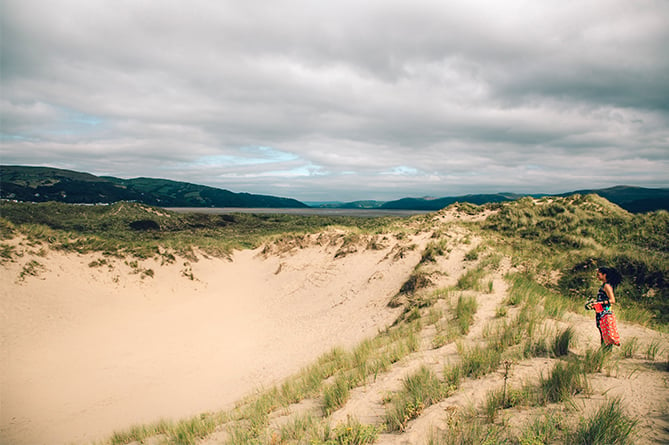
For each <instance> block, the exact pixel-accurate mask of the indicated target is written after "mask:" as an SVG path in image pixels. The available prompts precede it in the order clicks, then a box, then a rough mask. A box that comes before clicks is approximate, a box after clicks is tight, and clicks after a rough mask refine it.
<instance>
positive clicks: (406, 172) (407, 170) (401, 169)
mask: <svg viewBox="0 0 669 445" xmlns="http://www.w3.org/2000/svg"><path fill="white" fill-rule="evenodd" d="M382 174H385V175H397V176H416V175H418V174H419V171H418V170H417V169H415V168H413V167H407V166H406V165H400V166H398V167H394V168H391V169H390V170H388V171H385V172H382Z"/></svg>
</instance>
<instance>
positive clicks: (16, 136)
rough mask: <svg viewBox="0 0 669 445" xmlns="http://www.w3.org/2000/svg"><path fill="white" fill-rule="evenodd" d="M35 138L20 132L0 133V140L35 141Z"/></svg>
mask: <svg viewBox="0 0 669 445" xmlns="http://www.w3.org/2000/svg"><path fill="white" fill-rule="evenodd" d="M36 140H37V139H35V138H31V137H28V136H25V135H22V134H7V133H0V141H36Z"/></svg>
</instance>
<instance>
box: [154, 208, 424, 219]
mask: <svg viewBox="0 0 669 445" xmlns="http://www.w3.org/2000/svg"><path fill="white" fill-rule="evenodd" d="M163 208H164V209H165V210H171V211H173V212H177V213H207V214H213V215H225V214H230V213H256V214H282V215H306V216H358V217H367V218H373V217H382V216H400V217H409V216H413V215H422V214H425V213H430V212H433V210H384V209H330V208H316V207H309V208H264V207H263V208H242V207H163Z"/></svg>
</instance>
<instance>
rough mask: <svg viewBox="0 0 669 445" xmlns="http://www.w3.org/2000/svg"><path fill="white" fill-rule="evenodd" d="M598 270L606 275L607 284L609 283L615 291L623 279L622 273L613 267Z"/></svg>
mask: <svg viewBox="0 0 669 445" xmlns="http://www.w3.org/2000/svg"><path fill="white" fill-rule="evenodd" d="M597 270H598V271H600V272H601V273H603V274H604V275H606V282H607V283H609V284H610V285H611V287H612V288H614V289H615V288H616V286H618V285H619V284H620V282H621V281H622V279H623V277H622V276H620V272H618V271H617V270H615V269H614V268H613V267H600V268H599V269H597Z"/></svg>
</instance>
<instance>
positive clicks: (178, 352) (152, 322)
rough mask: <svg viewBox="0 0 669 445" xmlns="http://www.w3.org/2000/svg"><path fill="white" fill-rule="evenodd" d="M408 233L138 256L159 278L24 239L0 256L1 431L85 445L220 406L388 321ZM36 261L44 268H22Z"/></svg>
mask: <svg viewBox="0 0 669 445" xmlns="http://www.w3.org/2000/svg"><path fill="white" fill-rule="evenodd" d="M16 242H17V243H18V242H19V240H17V241H16ZM414 242H415V243H418V244H423V243H424V240H423V239H415V240H403V241H401V242H400V241H397V240H395V239H387V240H385V241H384V244H385V247H384V248H383V249H380V250H371V249H365V248H364V246H363V247H360V246H359V252H357V253H355V254H354V255H345V256H339V257H337V258H335V254H336V253H337V251H338V248H339V247H338V246H339V245H338V244H337V236H336V234H334V235H332V236H331V239H329V240H328V239H326V240H325V241H323V240H322V239H321V240H316V239H313V240H310V242H309V244H310V246H309V247H306V248H302V249H296V250H292V251H284V252H272V253H271V254H270V255H262V254H261V252H260V251H259V250H258V251H242V252H237V253H235V254H234V256H233V258H232V259H231V261H228V260H225V259H217V258H205V257H202V258H200V259H199V261H197V262H192V263H188V262H186V261H185V260H183V259H177V261H176V262H175V263H172V264H164V265H160V264H159V263H157V262H156V261H145V262H143V263H140V264H139V267H141V268H145V269H152V270H153V271H154V276H153V278H151V277H145V278H141V274H138V273H134V272H136V271H137V270H138V269H137V268H132V267H130V266H129V265H128V264H125V263H124V261H123V260H109V264H105V265H102V266H97V267H92V266H90V263H91V262H92V261H94V260H98V259H100V258H102V257H101V256H100V255H65V254H62V253H57V252H47V253H46V256H44V257H42V256H39V255H34V254H29V253H28V252H30V251H33V252H34V251H36V250H37V249H38V248H30V247H28V246H26V245H25V243H23V244H21V245H19V250H23V251H25V252H26V254H25V255H24V256H23V257H21V258H18V259H17V260H16V261H15V262H11V263H5V264H4V265H2V266H1V267H0V274H1V275H0V280H1V283H0V284H1V287H0V301H1V309H2V312H1V317H2V319H1V322H2V324H1V328H0V342H1V343H0V348H1V349H0V351H1V356H2V373H1V376H0V389H1V396H0V400H1V401H2V406H1V411H0V442H1V443H13V444H35V443H45V444H46V443H49V444H57V443H71V442H75V443H84V442H90V441H91V440H97V439H100V438H103V437H106V436H107V435H108V434H109V433H111V432H112V431H113V430H116V429H124V428H127V427H128V426H130V425H132V424H135V423H142V422H150V421H154V420H157V419H159V418H161V417H167V418H180V417H184V416H188V415H192V414H196V413H200V412H203V411H206V410H215V409H222V408H226V407H228V406H230V405H231V404H232V403H233V402H234V401H235V400H237V399H238V398H240V397H241V396H243V395H246V394H248V393H249V392H251V391H253V390H255V389H257V388H259V387H261V386H266V385H269V384H272V383H274V382H276V381H277V380H279V379H281V378H284V377H286V376H288V375H289V374H292V373H294V372H296V371H297V370H299V369H300V368H301V367H303V366H304V365H306V364H307V363H309V362H310V361H312V360H313V359H315V358H316V357H318V356H319V355H321V354H322V353H324V352H326V351H327V350H329V349H331V348H332V347H334V346H336V345H342V346H351V345H354V344H356V343H357V342H359V341H360V340H362V339H363V338H365V337H368V336H370V335H374V334H375V333H376V332H377V331H378V330H379V329H381V328H383V327H385V326H387V325H388V324H389V323H390V322H392V321H393V320H394V318H395V317H396V315H397V310H391V309H389V308H387V306H386V303H387V301H388V300H389V299H390V298H391V297H392V295H394V294H395V293H396V292H397V290H398V288H399V287H400V286H401V284H402V283H403V282H404V281H405V280H406V278H407V277H408V275H409V274H410V272H411V270H412V269H413V267H414V265H415V264H416V262H417V260H418V258H419V256H420V253H421V248H420V247H417V248H415V249H413V250H408V251H407V252H406V255H404V256H403V258H399V257H395V256H394V255H393V253H394V252H396V250H393V248H394V247H395V248H396V247H397V245H398V243H400V244H404V245H409V244H411V243H414ZM284 250H287V249H284ZM33 260H34V261H37V262H39V263H40V264H41V265H43V266H44V268H43V270H41V271H40V272H39V274H38V276H36V277H35V276H28V277H26V278H25V279H23V280H22V279H20V274H21V271H22V270H23V267H24V266H25V265H26V264H27V263H28V262H29V261H33ZM191 272H192V274H193V276H194V278H195V279H194V280H191V279H190V278H189V277H187V276H186V275H188V274H189V273H191Z"/></svg>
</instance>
